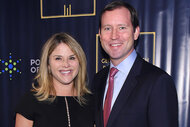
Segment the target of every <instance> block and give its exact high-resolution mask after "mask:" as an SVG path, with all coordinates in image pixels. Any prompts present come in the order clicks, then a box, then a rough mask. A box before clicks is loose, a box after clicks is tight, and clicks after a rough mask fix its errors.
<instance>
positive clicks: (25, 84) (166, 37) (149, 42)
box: [0, 0, 190, 127]
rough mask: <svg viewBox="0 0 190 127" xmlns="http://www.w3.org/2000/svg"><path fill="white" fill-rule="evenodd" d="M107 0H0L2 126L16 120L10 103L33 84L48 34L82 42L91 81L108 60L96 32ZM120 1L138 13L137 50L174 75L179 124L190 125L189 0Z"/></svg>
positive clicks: (17, 99) (188, 126)
mask: <svg viewBox="0 0 190 127" xmlns="http://www.w3.org/2000/svg"><path fill="white" fill-rule="evenodd" d="M110 1H112V0H80V1H79V0H69V1H68V0H1V1H0V98H1V105H0V115H1V120H0V127H13V126H14V107H15V106H16V104H17V103H18V101H19V99H20V97H21V96H22V95H23V94H24V93H25V91H27V90H28V89H30V88H31V82H32V79H33V78H34V76H35V74H36V71H37V69H38V66H39V57H40V52H41V48H42V45H43V44H44V42H45V41H46V40H47V39H48V38H49V37H50V36H51V35H52V34H54V33H57V32H67V33H69V34H71V35H72V36H73V37H74V38H75V39H76V40H78V41H79V42H80V44H81V45H82V47H83V49H84V51H85V53H86V56H87V61H88V66H87V68H88V76H89V80H90V81H91V80H92V78H93V76H94V74H95V73H96V72H97V71H98V70H100V69H101V68H102V67H103V66H104V65H107V64H108V62H107V60H106V59H103V58H104V57H103V55H102V54H101V53H102V52H101V47H100V43H99V39H98V35H97V34H98V23H99V13H100V11H101V9H102V8H103V7H104V6H105V5H106V4H107V3H108V2H110ZM124 1H127V2H129V3H130V4H132V5H133V6H134V7H135V8H136V9H137V11H138V13H139V19H140V27H141V35H140V38H139V45H138V47H137V50H138V51H139V52H140V54H141V56H142V57H144V58H145V59H146V60H148V61H149V62H150V63H153V64H154V65H156V66H158V67H160V68H162V69H164V70H165V71H167V72H168V73H169V74H170V75H171V76H172V77H173V78H174V81H175V85H176V88H177V92H178V98H179V121H180V122H179V123H180V127H190V115H189V113H190V110H189V100H190V99H189V96H190V93H189V91H190V71H189V70H190V40H189V38H190V13H189V12H190V1H189V0H124ZM64 5H65V8H66V9H68V10H69V6H70V5H71V15H70V16H68V15H66V14H67V13H66V14H65V15H64ZM41 7H42V8H41ZM42 12H43V13H42ZM69 13H70V12H68V14H69ZM10 60H12V63H11V61H10ZM6 62H7V64H5V63H6ZM17 62H18V63H17ZM13 63H14V65H13ZM15 63H16V64H15ZM12 67H13V68H14V69H16V71H14V70H13V68H12ZM6 68H7V71H6ZM9 71H12V72H9ZM17 71H18V72H17ZM20 72H21V73H20Z"/></svg>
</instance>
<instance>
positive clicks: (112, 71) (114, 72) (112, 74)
mask: <svg viewBox="0 0 190 127" xmlns="http://www.w3.org/2000/svg"><path fill="white" fill-rule="evenodd" d="M117 72H118V70H117V68H114V67H112V68H111V70H110V76H111V77H114V76H115V74H116V73H117Z"/></svg>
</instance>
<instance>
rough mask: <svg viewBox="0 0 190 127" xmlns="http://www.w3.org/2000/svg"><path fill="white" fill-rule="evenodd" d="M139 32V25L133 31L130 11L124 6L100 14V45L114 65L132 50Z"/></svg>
mask: <svg viewBox="0 0 190 127" xmlns="http://www.w3.org/2000/svg"><path fill="white" fill-rule="evenodd" d="M139 33H140V29H139V27H137V28H136V29H135V31H134V29H133V25H132V23H131V15H130V12H129V10H128V9H126V8H124V7H121V8H117V9H114V10H112V11H106V12H105V13H104V14H103V15H102V19H101V28H100V30H99V34H100V41H101V45H102V47H103V49H104V50H105V52H106V53H107V54H108V55H109V56H110V59H111V61H112V63H113V64H114V65H115V66H116V65H118V64H119V63H120V62H122V61H123V60H124V59H125V58H127V57H128V56H129V55H130V54H131V52H132V51H133V50H134V40H137V38H138V36H139Z"/></svg>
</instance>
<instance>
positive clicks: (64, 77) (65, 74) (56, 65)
mask: <svg viewBox="0 0 190 127" xmlns="http://www.w3.org/2000/svg"><path fill="white" fill-rule="evenodd" d="M48 68H49V70H50V71H51V73H52V76H53V83H54V85H55V84H62V85H73V82H74V79H75V77H76V76H77V74H78V72H79V60H78V58H77V56H76V55H75V54H74V53H73V52H72V51H71V49H70V48H69V47H68V46H67V45H66V44H64V43H60V44H59V45H58V46H57V47H56V48H55V49H54V51H53V52H52V53H51V55H50V56H49V65H48Z"/></svg>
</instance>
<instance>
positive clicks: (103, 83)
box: [97, 66, 109, 127]
mask: <svg viewBox="0 0 190 127" xmlns="http://www.w3.org/2000/svg"><path fill="white" fill-rule="evenodd" d="M108 72H109V66H108V67H106V68H105V69H104V70H103V72H101V74H102V76H100V77H101V79H99V81H100V82H99V83H98V84H97V85H100V86H99V87H98V89H97V92H98V114H99V120H100V121H99V124H100V127H103V124H104V123H103V98H104V91H105V86H106V81H107V76H108Z"/></svg>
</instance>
